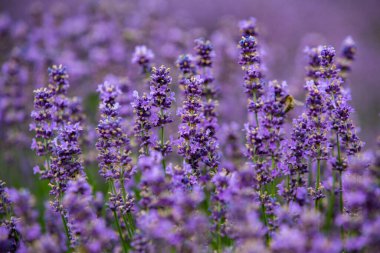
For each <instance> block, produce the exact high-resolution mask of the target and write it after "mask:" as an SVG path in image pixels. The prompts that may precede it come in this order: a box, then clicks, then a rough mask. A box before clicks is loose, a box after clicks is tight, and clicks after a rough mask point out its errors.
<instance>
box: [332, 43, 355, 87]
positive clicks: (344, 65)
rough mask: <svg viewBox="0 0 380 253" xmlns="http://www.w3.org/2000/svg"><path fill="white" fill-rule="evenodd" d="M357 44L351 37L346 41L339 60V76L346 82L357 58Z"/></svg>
mask: <svg viewBox="0 0 380 253" xmlns="http://www.w3.org/2000/svg"><path fill="white" fill-rule="evenodd" d="M356 51H357V48H356V43H355V41H354V40H353V39H352V37H351V36H348V37H347V38H345V39H344V41H343V44H342V49H341V52H340V56H339V58H338V59H337V69H339V70H340V71H339V73H338V74H339V76H340V77H341V78H342V79H343V80H345V79H346V78H347V75H348V73H349V72H351V65H352V63H353V61H354V60H355V56H356Z"/></svg>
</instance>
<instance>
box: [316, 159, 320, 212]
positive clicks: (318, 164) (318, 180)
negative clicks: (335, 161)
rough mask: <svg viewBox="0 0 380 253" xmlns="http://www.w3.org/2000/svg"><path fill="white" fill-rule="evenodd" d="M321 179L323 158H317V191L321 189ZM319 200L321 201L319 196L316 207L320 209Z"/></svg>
mask: <svg viewBox="0 0 380 253" xmlns="http://www.w3.org/2000/svg"><path fill="white" fill-rule="evenodd" d="M320 181H321V160H320V159H319V158H318V159H317V181H316V183H315V193H317V192H318V190H319V184H320ZM318 202H319V199H318V198H317V199H316V200H315V209H318Z"/></svg>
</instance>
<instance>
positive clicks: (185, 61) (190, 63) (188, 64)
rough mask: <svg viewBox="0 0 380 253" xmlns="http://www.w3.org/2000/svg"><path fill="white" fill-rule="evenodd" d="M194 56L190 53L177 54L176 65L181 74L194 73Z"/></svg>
mask: <svg viewBox="0 0 380 253" xmlns="http://www.w3.org/2000/svg"><path fill="white" fill-rule="evenodd" d="M193 58H194V57H193V56H192V55H191V54H181V55H180V56H178V59H177V61H176V65H177V67H178V69H179V70H180V71H181V73H182V74H183V75H187V74H191V75H194V74H195V65H194V59H193Z"/></svg>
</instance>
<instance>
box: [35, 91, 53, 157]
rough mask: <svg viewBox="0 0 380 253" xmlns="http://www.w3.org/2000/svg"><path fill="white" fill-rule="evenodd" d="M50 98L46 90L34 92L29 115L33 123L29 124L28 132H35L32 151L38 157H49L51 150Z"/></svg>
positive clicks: (49, 92)
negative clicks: (32, 105) (32, 104)
mask: <svg viewBox="0 0 380 253" xmlns="http://www.w3.org/2000/svg"><path fill="white" fill-rule="evenodd" d="M52 96H53V94H52V92H51V91H50V90H49V89H47V88H41V89H37V90H35V91H34V110H33V111H32V113H31V117H32V119H33V120H34V122H33V123H31V124H30V130H32V131H34V132H35V138H34V139H33V142H32V149H33V150H35V151H36V153H37V155H38V156H46V155H49V154H50V152H51V149H52V145H51V141H52V138H53V136H54V134H53V131H54V127H53V126H54V125H53V123H52V107H53V103H52Z"/></svg>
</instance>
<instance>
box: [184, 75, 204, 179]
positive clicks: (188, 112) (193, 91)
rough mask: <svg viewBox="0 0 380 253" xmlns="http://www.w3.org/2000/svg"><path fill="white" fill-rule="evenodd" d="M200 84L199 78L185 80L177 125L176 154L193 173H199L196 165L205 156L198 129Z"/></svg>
mask: <svg viewBox="0 0 380 253" xmlns="http://www.w3.org/2000/svg"><path fill="white" fill-rule="evenodd" d="M201 84H202V79H200V78H199V76H193V77H191V78H190V79H188V80H186V84H185V90H184V94H185V100H184V101H183V103H182V108H181V109H180V110H179V115H180V116H181V124H180V125H179V135H180V136H179V140H178V154H179V155H181V156H182V157H183V158H184V159H185V161H186V163H188V164H190V165H191V167H192V168H193V170H194V172H195V173H199V171H197V169H198V163H199V161H200V160H201V159H202V157H203V155H204V154H205V150H204V146H202V145H201V142H202V141H203V140H204V137H205V136H204V133H203V132H202V131H201V129H200V128H199V125H200V123H201V122H202V115H201V108H202V100H201V95H202V88H201Z"/></svg>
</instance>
